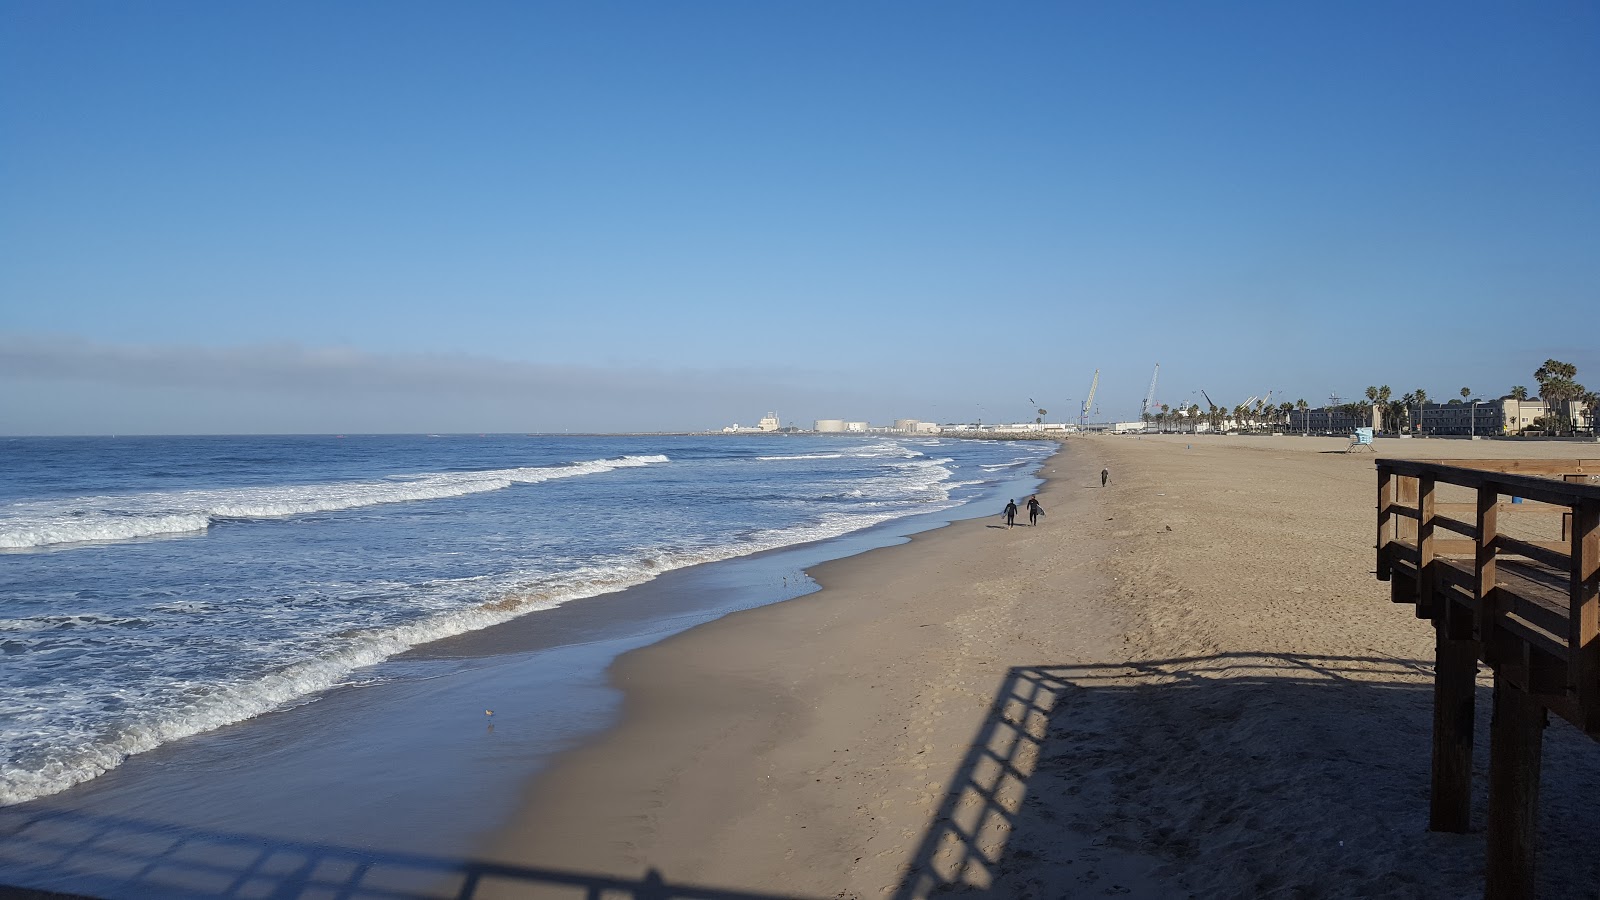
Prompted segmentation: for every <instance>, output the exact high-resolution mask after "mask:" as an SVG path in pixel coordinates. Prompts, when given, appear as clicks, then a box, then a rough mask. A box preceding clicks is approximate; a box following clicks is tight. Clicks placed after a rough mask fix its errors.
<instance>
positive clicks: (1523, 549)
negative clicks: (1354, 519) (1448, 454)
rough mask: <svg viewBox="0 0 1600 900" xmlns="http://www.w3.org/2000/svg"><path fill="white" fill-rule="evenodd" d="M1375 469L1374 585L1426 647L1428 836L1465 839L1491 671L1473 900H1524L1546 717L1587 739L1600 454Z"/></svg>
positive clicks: (1598, 604) (1599, 549)
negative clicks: (1429, 650) (1476, 719)
mask: <svg viewBox="0 0 1600 900" xmlns="http://www.w3.org/2000/svg"><path fill="white" fill-rule="evenodd" d="M1377 466H1378V543H1377V550H1378V565H1377V575H1378V578H1379V580H1382V581H1388V582H1389V584H1390V597H1391V599H1393V600H1394V601H1395V602H1396V603H1410V604H1414V605H1415V606H1416V614H1417V618H1420V619H1429V620H1431V621H1432V622H1433V626H1434V628H1435V630H1436V636H1437V650H1436V665H1435V667H1434V693H1433V698H1434V700H1433V702H1434V706H1433V789H1432V800H1431V806H1430V811H1429V827H1430V828H1431V829H1433V830H1434V831H1450V832H1457V833H1461V832H1465V831H1466V830H1467V826H1468V822H1469V819H1470V814H1471V804H1472V740H1473V696H1474V691H1475V688H1476V679H1477V671H1478V662H1479V661H1480V660H1481V661H1482V662H1483V663H1484V664H1486V665H1488V666H1489V668H1490V669H1491V670H1493V673H1494V701H1493V720H1492V722H1491V724H1490V729H1489V809H1488V827H1487V834H1486V842H1487V861H1486V865H1485V876H1486V878H1485V888H1484V896H1485V897H1487V898H1489V900H1503V898H1528V897H1532V896H1534V864H1535V848H1536V844H1537V822H1538V818H1537V812H1538V801H1539V763H1540V754H1541V748H1542V741H1543V732H1544V727H1545V723H1546V721H1547V720H1548V714H1549V713H1551V712H1553V713H1555V714H1556V715H1558V716H1560V717H1561V718H1563V719H1566V720H1567V721H1568V722H1571V723H1572V724H1573V725H1575V726H1577V727H1578V728H1580V729H1582V730H1583V732H1584V733H1585V734H1587V735H1589V736H1590V737H1591V738H1595V739H1600V483H1596V482H1597V480H1600V459H1568V460H1521V459H1496V460H1484V459H1478V460H1466V459H1462V460H1448V461H1445V460H1400V459H1380V460H1378V461H1377Z"/></svg>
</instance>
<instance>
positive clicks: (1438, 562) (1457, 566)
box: [1433, 556, 1478, 596]
mask: <svg viewBox="0 0 1600 900" xmlns="http://www.w3.org/2000/svg"><path fill="white" fill-rule="evenodd" d="M1433 564H1434V566H1435V568H1436V569H1437V575H1436V577H1437V578H1438V579H1439V581H1440V582H1441V583H1442V584H1448V585H1453V586H1455V587H1458V588H1461V589H1462V590H1463V591H1466V592H1467V595H1468V596H1473V595H1475V593H1476V589H1477V586H1478V584H1477V581H1476V580H1475V579H1474V577H1473V572H1472V569H1471V568H1470V567H1469V566H1466V565H1463V564H1462V561H1461V560H1455V559H1445V558H1443V557H1437V556H1436V557H1434V560H1433Z"/></svg>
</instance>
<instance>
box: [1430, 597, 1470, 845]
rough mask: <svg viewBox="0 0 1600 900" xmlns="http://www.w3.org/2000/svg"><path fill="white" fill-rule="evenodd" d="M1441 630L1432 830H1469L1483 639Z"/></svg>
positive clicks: (1435, 677) (1435, 697)
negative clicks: (1458, 636) (1458, 637)
mask: <svg viewBox="0 0 1600 900" xmlns="http://www.w3.org/2000/svg"><path fill="white" fill-rule="evenodd" d="M1448 631H1449V630H1448V627H1447V626H1443V625H1441V627H1440V628H1438V629H1437V631H1436V635H1437V637H1436V644H1435V651H1434V666H1433V785H1432V793H1431V795H1430V799H1429V807H1428V828H1429V830H1431V831H1448V832H1451V833H1453V834H1466V833H1467V828H1468V826H1469V825H1470V824H1471V820H1472V723H1473V697H1474V694H1475V693H1476V689H1477V680H1478V679H1477V675H1478V642H1477V641H1474V640H1456V639H1452V638H1451V637H1450V635H1449V633H1448Z"/></svg>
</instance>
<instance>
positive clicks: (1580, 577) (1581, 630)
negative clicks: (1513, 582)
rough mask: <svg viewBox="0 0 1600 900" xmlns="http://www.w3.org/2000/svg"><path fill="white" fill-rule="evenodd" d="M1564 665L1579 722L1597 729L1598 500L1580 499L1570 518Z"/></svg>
mask: <svg viewBox="0 0 1600 900" xmlns="http://www.w3.org/2000/svg"><path fill="white" fill-rule="evenodd" d="M1567 604H1568V605H1567V609H1568V620H1567V621H1568V626H1567V627H1568V633H1567V646H1568V656H1567V660H1568V664H1567V674H1568V677H1569V678H1570V679H1571V684H1570V687H1571V689H1572V690H1573V692H1574V694H1576V696H1577V700H1578V707H1579V710H1580V715H1581V716H1582V718H1583V721H1582V722H1580V723H1578V727H1580V728H1582V729H1583V730H1584V731H1585V732H1587V733H1590V734H1593V733H1595V732H1596V731H1597V730H1600V503H1597V502H1592V501H1584V502H1583V503H1581V504H1579V505H1578V508H1577V509H1576V510H1575V511H1574V515H1573V520H1572V569H1571V572H1570V574H1569V582H1568V596H1567Z"/></svg>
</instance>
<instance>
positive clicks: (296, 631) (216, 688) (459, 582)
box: [0, 441, 1036, 805]
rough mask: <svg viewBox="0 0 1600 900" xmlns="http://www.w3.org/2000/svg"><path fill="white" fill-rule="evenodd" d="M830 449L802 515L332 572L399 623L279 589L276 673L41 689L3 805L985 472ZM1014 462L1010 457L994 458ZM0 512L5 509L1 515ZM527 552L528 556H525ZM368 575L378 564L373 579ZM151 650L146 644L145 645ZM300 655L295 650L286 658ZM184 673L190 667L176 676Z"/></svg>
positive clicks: (166, 674)
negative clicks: (309, 614)
mask: <svg viewBox="0 0 1600 900" xmlns="http://www.w3.org/2000/svg"><path fill="white" fill-rule="evenodd" d="M920 446H922V447H926V446H932V445H928V444H922V445H920ZM946 452H955V451H952V450H947V451H946ZM841 457H847V458H848V459H856V460H867V461H868V462H864V463H854V464H852V463H849V462H848V461H847V462H846V463H845V464H844V468H843V469H842V470H841V473H840V475H839V476H837V477H829V478H824V479H822V480H821V481H816V480H812V481H809V482H808V484H809V485H810V489H815V491H816V492H815V493H811V492H809V490H810V489H808V492H807V493H806V494H805V495H803V496H797V497H796V501H795V502H796V504H797V505H799V506H802V507H804V506H806V505H808V504H809V506H810V510H811V511H809V512H807V513H806V515H805V521H804V522H800V523H795V524H788V525H773V526H772V527H768V528H765V529H762V528H756V529H755V530H751V531H746V532H743V533H741V534H739V535H738V536H737V537H733V536H731V535H729V533H728V532H727V530H725V529H724V530H722V531H721V532H719V533H720V534H721V535H722V536H721V537H712V535H711V533H709V532H708V533H706V534H705V535H704V536H702V537H696V536H695V535H694V534H692V533H689V534H685V533H674V534H673V535H672V536H671V537H668V536H667V535H666V534H663V535H661V537H660V539H659V540H660V541H667V542H670V543H658V542H657V539H655V538H652V539H651V541H652V546H634V547H631V548H629V549H622V548H620V547H619V548H617V549H616V551H615V552H614V555H609V556H605V557H598V558H597V557H588V558H586V559H576V558H571V559H569V558H558V557H555V556H548V555H547V556H542V557H540V558H539V560H538V562H537V564H535V563H533V562H531V561H525V562H522V563H518V564H517V565H518V566H520V567H521V570H520V571H505V570H499V571H497V572H496V573H494V574H490V575H484V574H481V573H475V574H470V575H461V576H459V577H441V578H432V579H429V580H425V581H415V582H412V583H409V584H408V583H406V582H405V581H403V580H400V579H399V578H398V577H396V576H395V575H394V574H392V573H372V574H369V575H366V576H365V577H363V578H362V579H360V580H351V581H349V582H343V583H330V584H328V585H327V587H326V588H325V589H324V592H323V594H322V595H321V596H322V597H325V598H333V599H337V600H340V601H344V602H349V603H364V602H365V600H366V598H367V597H368V596H378V595H380V594H381V595H384V596H390V597H394V596H398V597H401V598H403V600H404V602H403V604H392V605H391V608H396V607H403V608H405V609H407V610H409V613H407V615H408V618H409V621H405V622H393V623H392V624H383V625H375V624H373V623H374V622H377V621H383V620H382V619H378V618H374V617H373V616H372V614H371V613H370V612H368V611H362V612H361V613H360V614H359V617H355V618H346V619H343V620H341V621H342V622H343V623H344V624H341V625H340V627H339V629H333V628H330V627H329V625H330V623H331V622H332V621H333V620H332V619H331V618H328V617H326V616H325V615H324V614H322V613H318V614H317V615H318V617H317V618H316V619H307V620H305V621H303V622H302V620H300V619H299V618H298V616H299V615H300V613H299V610H300V609H301V608H302V604H304V608H307V609H310V608H312V607H313V606H314V605H315V604H317V603H321V602H322V600H319V599H317V598H312V597H299V596H294V597H288V598H283V599H284V600H285V601H286V602H284V603H282V604H280V605H279V606H277V607H271V608H262V609H255V608H254V607H252V613H251V614H252V615H255V616H259V617H260V619H261V621H272V622H274V623H277V624H279V625H281V626H283V627H281V628H278V629H277V630H276V631H275V632H272V633H269V632H268V631H267V630H262V631H260V632H259V633H258V632H255V631H253V630H252V631H250V632H247V633H244V634H242V637H243V639H244V640H245V641H246V642H248V641H252V640H258V641H261V642H264V643H263V644H262V646H264V647H269V648H270V646H271V645H269V644H266V643H265V642H269V641H270V642H275V643H277V644H278V645H280V646H279V648H278V650H277V651H275V653H276V655H275V656H272V657H263V658H275V659H279V660H280V661H281V662H280V663H279V664H278V665H277V667H276V668H275V669H274V670H273V671H271V672H270V673H268V674H265V675H245V674H236V675H222V674H220V673H219V674H216V675H213V676H210V677H209V678H207V676H204V675H200V676H194V675H189V676H183V675H180V674H178V673H176V672H174V671H173V670H172V669H170V668H167V667H164V666H152V668H151V671H152V672H153V673H155V674H156V675H157V677H159V678H161V679H164V680H162V681H161V683H160V684H157V685H155V686H154V687H150V686H146V685H139V686H137V687H135V686H133V683H132V682H128V684H129V685H130V687H129V689H127V690H124V689H122V688H118V689H117V690H116V691H114V692H112V693H113V694H114V696H115V697H116V698H117V703H118V704H119V709H126V710H128V711H130V712H132V713H133V716H134V717H133V718H129V717H128V715H129V713H125V712H118V713H116V714H115V716H112V717H108V716H107V715H106V714H105V709H104V707H103V706H97V705H94V704H91V703H90V702H89V700H88V698H86V697H84V696H83V695H82V694H81V692H67V693H59V694H52V695H50V696H49V698H48V702H49V703H50V704H52V707H53V709H52V711H51V712H50V715H49V718H48V719H44V720H40V721H39V722H37V723H32V722H25V721H23V720H24V719H26V718H27V716H26V715H23V716H22V717H21V718H19V719H16V720H14V724H15V725H17V726H18V727H19V729H20V730H19V731H18V732H17V736H18V737H20V738H21V740H20V741H19V742H18V743H15V744H13V746H14V747H19V748H20V747H23V746H26V747H31V748H33V749H31V750H29V751H28V752H27V755H26V756H22V755H13V756H11V757H9V758H6V757H4V756H0V805H5V804H10V803H17V802H21V801H24V800H28V799H32V798H36V797H40V796H44V795H47V794H51V793H54V792H56V791H59V790H62V789H64V788H66V787H69V786H71V785H73V784H76V783H79V782H82V781H85V780H88V779H91V778H94V777H95V776H97V775H99V774H101V773H103V772H105V771H107V770H109V769H111V768H114V767H116V766H117V765H119V764H120V763H121V762H122V761H123V760H124V759H126V758H127V757H128V756H129V755H132V754H136V753H141V752H144V751H146V750H149V749H152V748H154V747H157V746H159V745H161V744H163V743H166V742H169V741H172V740H175V739H178V738H180V737H184V736H187V735H192V734H196V733H199V732H203V731H208V730H211V729H214V728H217V727H220V726H223V725H226V724H229V723H233V722H238V721H242V720H244V719H248V718H251V717H253V716H257V715H260V714H261V713H264V712H266V711H269V710H272V709H277V708H282V707H284V706H286V705H290V704H298V703H305V702H310V701H311V700H313V699H315V697H316V696H317V695H318V694H319V693H320V692H321V691H324V690H327V689H329V688H331V687H334V686H338V685H346V684H351V683H353V682H362V683H365V682H367V681H370V680H372V679H373V678H380V677H382V676H383V674H384V670H382V669H379V670H375V671H371V672H363V673H360V674H357V675H352V673H354V672H355V671H356V670H358V669H362V668H364V667H369V666H372V665H374V664H376V663H379V662H382V661H383V660H385V659H388V658H390V657H392V656H394V655H395V654H397V653H400V652H402V651H404V650H406V649H408V648H410V647H414V646H416V645H418V644H422V643H426V642H429V641H433V640H437V639H440V638H444V637H448V636H451V635H456V634H461V633H464V632H468V631H473V630H477V629H481V628H486V627H489V626H492V625H495V624H498V623H500V622H504V621H507V620H509V619H512V618H516V617H518V616H521V615H524V614H526V613H529V612H533V611H535V610H540V609H547V608H550V607H554V606H558V605H560V604H562V603H565V602H568V601H570V600H577V599H582V598H586V597H592V596H595V595H598V594H603V593H609V592H613V591H618V590H622V589H624V588H627V587H631V586H633V585H637V584H641V583H643V582H646V581H649V580H651V579H653V578H655V577H656V576H657V575H659V574H661V573H663V572H667V571H671V570H673V569H680V568H683V567H685V566H691V565H696V564H700V563H709V562H716V561H719V560H724V559H729V558H732V557H737V556H743V555H747V554H751V553H757V552H761V551H764V550H772V549H777V548H781V547H786V546H793V545H796V544H800V543H807V542H812V541H820V540H826V539H829V538H835V537H838V536H840V535H844V534H847V533H850V532H853V531H857V530H860V529H863V528H867V527H870V526H873V525H877V524H879V523H883V522H887V521H891V520H894V519H898V518H901V517H904V516H907V515H911V514H913V513H918V512H925V511H932V510H937V509H944V508H948V507H950V506H953V505H954V502H953V501H952V500H951V499H950V494H951V491H952V490H953V489H955V488H958V487H963V486H970V485H975V484H978V483H981V482H979V481H973V480H966V481H954V480H953V477H954V473H953V471H952V467H951V466H950V463H951V462H952V460H951V459H950V458H948V457H932V458H930V457H929V456H927V455H925V454H924V453H922V452H920V451H919V450H918V449H913V448H910V447H906V446H904V445H903V444H899V443H896V442H894V441H879V442H876V443H870V444H864V445H862V446H860V447H859V448H857V449H856V450H854V451H853V452H845V453H840V454H831V453H830V454H820V453H819V454H807V455H805V456H804V457H802V458H825V459H832V458H841ZM991 458H992V457H991ZM666 461H667V458H666V457H664V456H649V457H624V458H620V459H611V460H593V461H590V462H588V463H578V464H574V465H572V466H560V467H549V468H528V469H500V470H493V471H486V472H473V473H446V474H426V475H414V476H405V477H396V478H390V479H385V480H382V481H374V482H361V483H350V484H342V485H334V486H331V487H315V488H312V487H306V488H273V489H261V490H260V491H259V492H257V491H232V492H211V493H207V492H183V493H169V494H160V495H143V497H144V499H145V501H147V505H145V506H140V505H139V504H138V503H134V502H129V498H126V497H122V498H86V499H88V500H93V501H94V504H90V503H88V502H85V500H80V501H75V502H76V503H78V504H80V508H79V509H78V510H77V511H76V512H77V513H78V515H76V516H75V517H76V518H78V519H88V518H90V517H91V516H93V515H95V514H100V515H102V516H105V517H106V518H117V517H121V518H125V519H131V518H136V517H137V516H138V514H140V513H141V512H143V513H151V514H154V513H157V512H163V511H162V510H160V509H159V508H158V504H166V505H167V506H168V507H170V506H171V505H173V501H174V498H185V499H186V500H188V501H198V502H197V503H193V504H191V505H190V506H189V507H188V508H187V509H184V510H179V511H177V512H176V513H175V512H173V511H171V510H170V509H168V510H166V511H165V514H179V513H181V514H193V515H199V516H203V517H204V518H205V522H206V524H210V523H211V522H212V521H214V519H213V517H215V518H229V517H242V518H277V517H282V516H293V515H300V514H303V513H307V512H317V511H324V510H336V509H352V508H356V507H358V506H368V505H375V504H378V503H397V502H406V501H412V500H426V499H431V498H433V497H449V496H461V495H464V494H471V493H479V492H481V491H491V490H499V489H501V488H504V487H507V486H509V485H512V484H527V483H538V482H541V481H546V480H549V479H551V478H562V477H571V476H573V475H582V474H589V473H592V472H602V471H608V470H610V469H614V468H619V467H623V466H638V465H650V464H653V463H660V462H666ZM1035 461H1036V460H1018V461H1017V462H1018V463H1021V462H1035ZM1011 465H1013V464H1011V463H1008V464H1006V467H1010V466H1011ZM967 472H968V474H969V475H971V474H975V473H971V472H970V470H967ZM835 496H837V497H840V498H842V499H844V500H847V501H849V502H847V503H841V504H837V505H829V506H826V507H824V506H821V505H819V504H818V503H817V502H816V501H817V500H818V499H821V498H823V497H828V498H832V497H835ZM114 504H120V505H114ZM224 510H226V511H224ZM74 512H75V511H74V510H68V509H63V508H60V507H58V508H57V509H56V510H55V514H56V515H58V516H59V517H60V518H61V519H62V520H65V519H66V518H67V517H68V516H69V515H72V514H73V513H74ZM14 513H15V509H14V508H13V509H12V510H6V509H0V537H3V536H4V535H5V534H7V533H8V532H7V531H6V530H5V529H6V528H8V527H10V526H12V525H14V524H16V522H15V518H16V517H15V515H14ZM8 515H9V516H10V517H11V520H10V521H8V519H7V518H6V517H7V516H8ZM80 524H83V523H80ZM78 539H82V538H78ZM88 539H89V540H105V539H107V538H88ZM697 541H698V542H702V543H697ZM0 546H6V545H4V544H0ZM535 565H537V568H530V567H532V566H535ZM374 574H376V575H378V577H376V578H374V577H372V575H374ZM374 608H375V607H374ZM145 609H146V610H150V611H153V612H163V613H164V612H171V613H173V614H175V615H186V614H191V613H192V614H200V613H206V612H207V610H208V606H207V605H206V604H204V603H201V604H198V605H185V601H184V600H183V599H182V598H173V599H170V600H163V601H162V602H160V603H156V604H153V605H151V606H147V607H145ZM141 614H143V613H141ZM208 616H209V613H208ZM78 618H80V619H81V618H82V617H78ZM354 621H360V622H362V623H364V624H363V626H362V627H360V628H357V629H356V630H341V629H347V628H349V624H348V623H350V622H354ZM14 624H15V625H19V626H24V627H23V628H19V629H16V630H32V631H34V632H35V635H36V636H37V637H36V638H35V639H40V640H43V641H47V642H55V641H56V640H57V635H61V636H63V637H64V638H65V639H66V640H64V641H63V642H62V646H61V649H60V650H51V651H49V652H51V653H57V652H65V653H73V652H80V651H78V650H77V649H75V648H74V647H73V646H71V644H70V642H71V641H72V640H78V641H86V640H87V639H90V638H94V639H98V638H99V636H100V635H98V634H96V633H94V632H93V631H92V629H87V628H80V627H79V626H80V623H79V622H77V621H76V620H74V621H73V622H72V623H67V622H66V621H63V622H62V623H61V629H60V630H54V627H53V626H51V628H49V629H44V630H43V631H42V633H41V629H40V626H41V625H48V624H49V623H41V621H40V620H38V619H36V618H35V619H30V620H27V621H24V620H11V619H6V620H0V632H10V631H12V629H11V628H10V627H9V626H11V625H14ZM69 624H70V627H68V626H69ZM93 624H94V625H96V626H100V627H117V630H118V633H119V634H126V635H128V637H126V638H119V640H127V641H145V642H147V643H148V644H149V645H150V646H151V647H152V648H158V649H159V651H160V652H167V651H171V647H170V645H169V644H167V643H166V642H165V640H164V633H163V632H162V631H160V630H159V629H150V630H137V629H135V628H134V627H133V626H132V625H129V626H119V625H118V623H117V622H110V621H97V622H95V623H93ZM285 629H287V631H286V630H285ZM336 631H337V632H338V633H335V632H336ZM18 637H19V638H21V637H23V636H22V635H18ZM23 639H24V640H28V638H23ZM286 640H287V641H290V642H291V643H293V644H294V647H293V648H288V649H291V650H292V652H291V653H289V654H285V653H283V652H278V651H281V650H282V649H285V648H284V647H283V646H282V644H283V642H284V641H286ZM235 646H238V645H235ZM154 652H157V650H152V653H154ZM296 656H298V657H299V658H300V661H298V662H295V661H292V660H293V659H294V658H295V657H296ZM90 658H92V657H85V659H90ZM166 658H167V657H166V656H162V657H161V659H166ZM265 668H266V665H261V666H258V667H256V668H255V669H254V671H257V672H259V671H261V670H263V669H265ZM234 671H236V672H248V671H251V669H249V668H240V667H236V668H235V669H234ZM185 677H188V678H193V679H195V680H189V681H186V680H181V679H183V678H185ZM207 680H209V681H211V682H213V683H212V684H210V685H209V686H208V685H206V684H204V682H205V681H207ZM6 702H7V701H6V700H5V698H0V711H5V710H4V709H3V708H4V707H5V704H6ZM37 708H38V709H40V710H43V709H44V708H45V707H44V705H42V704H41V705H40V706H38V707H37ZM16 711H17V712H19V713H26V712H29V710H23V709H22V708H21V707H20V706H18V707H16ZM113 723H115V724H113ZM3 743H4V742H0V744H3Z"/></svg>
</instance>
